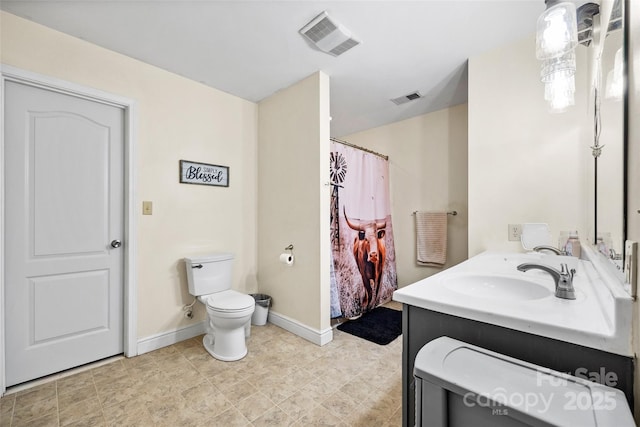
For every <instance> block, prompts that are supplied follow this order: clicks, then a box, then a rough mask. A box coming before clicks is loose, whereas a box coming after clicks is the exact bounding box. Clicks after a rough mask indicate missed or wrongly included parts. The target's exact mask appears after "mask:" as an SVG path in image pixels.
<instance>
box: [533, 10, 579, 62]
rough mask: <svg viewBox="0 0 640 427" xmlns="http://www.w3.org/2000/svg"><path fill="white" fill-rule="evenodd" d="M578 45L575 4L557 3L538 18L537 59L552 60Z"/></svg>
mask: <svg viewBox="0 0 640 427" xmlns="http://www.w3.org/2000/svg"><path fill="white" fill-rule="evenodd" d="M577 44H578V22H577V19H576V6H575V4H573V3H569V2H562V3H557V4H555V5H553V6H551V7H549V8H547V10H545V11H544V12H543V13H542V15H540V17H539V18H538V25H537V28H536V57H537V58H538V59H550V58H556V57H558V56H562V55H564V54H565V53H567V52H569V51H570V50H571V49H573V48H574V47H576V45H577Z"/></svg>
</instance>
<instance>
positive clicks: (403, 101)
mask: <svg viewBox="0 0 640 427" xmlns="http://www.w3.org/2000/svg"><path fill="white" fill-rule="evenodd" d="M420 98H422V95H420V93H419V92H418V91H416V92H412V93H410V94H408V95H404V96H401V97H399V98H394V99H392V100H391V102H393V103H394V104H396V105H401V104H406V103H407V102H409V101H413V100H414V99H420Z"/></svg>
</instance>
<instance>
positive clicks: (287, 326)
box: [268, 310, 333, 346]
mask: <svg viewBox="0 0 640 427" xmlns="http://www.w3.org/2000/svg"><path fill="white" fill-rule="evenodd" d="M268 321H269V322H271V323H273V324H274V325H276V326H279V327H281V328H282V329H284V330H286V331H289V332H291V333H292V334H294V335H297V336H299V337H301V338H304V339H305V340H307V341H311V342H312V343H314V344H316V345H319V346H323V345H325V344H328V343H330V342H331V341H332V340H333V329H331V328H330V327H329V328H327V329H324V330H322V331H320V330H318V329H314V328H311V327H309V326H307V325H305V324H302V323H300V322H298V321H297V320H294V319H292V318H290V317H287V316H285V315H284V314H280V313H276V312H274V311H273V310H269V318H268Z"/></svg>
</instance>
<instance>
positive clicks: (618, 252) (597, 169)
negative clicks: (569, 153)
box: [592, 0, 626, 270]
mask: <svg viewBox="0 0 640 427" xmlns="http://www.w3.org/2000/svg"><path fill="white" fill-rule="evenodd" d="M604 9H605V8H604V7H601V10H604ZM603 23H604V20H603ZM603 26H604V25H603ZM607 29H608V31H607V35H606V37H605V38H604V43H603V45H602V55H601V61H600V76H599V82H600V85H599V86H600V87H599V89H595V88H594V89H592V91H593V90H598V92H597V98H595V101H594V105H593V112H594V142H595V143H597V147H594V149H593V154H594V161H593V165H594V184H593V190H594V222H595V224H594V229H595V233H594V234H595V235H596V239H595V241H592V243H594V244H595V247H596V249H597V250H598V252H600V253H601V254H602V255H603V256H605V257H606V258H607V259H609V260H610V261H611V262H613V263H614V264H615V265H616V267H617V268H618V269H619V270H622V269H623V262H622V260H623V252H624V241H625V239H626V229H625V227H626V221H625V211H626V206H625V190H626V189H625V173H626V167H625V164H626V162H625V151H626V149H625V147H626V131H625V128H626V124H625V120H624V118H625V113H624V111H625V103H626V92H625V90H624V88H625V84H624V79H625V78H626V75H625V66H624V64H625V60H626V58H625V48H624V45H625V31H624V1H623V0H616V1H615V2H613V6H612V8H611V15H610V18H609V19H608V25H607ZM592 93H593V92H592ZM598 133H599V136H597V134H598Z"/></svg>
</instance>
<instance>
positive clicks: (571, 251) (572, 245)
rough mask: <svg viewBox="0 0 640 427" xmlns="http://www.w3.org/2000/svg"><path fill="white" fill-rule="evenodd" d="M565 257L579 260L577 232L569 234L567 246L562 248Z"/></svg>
mask: <svg viewBox="0 0 640 427" xmlns="http://www.w3.org/2000/svg"><path fill="white" fill-rule="evenodd" d="M564 250H565V252H566V253H567V255H570V256H574V257H576V258H580V254H581V253H582V250H581V247H580V239H579V238H578V232H577V231H572V232H570V233H569V239H568V240H567V244H566V245H565V248H564Z"/></svg>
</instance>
